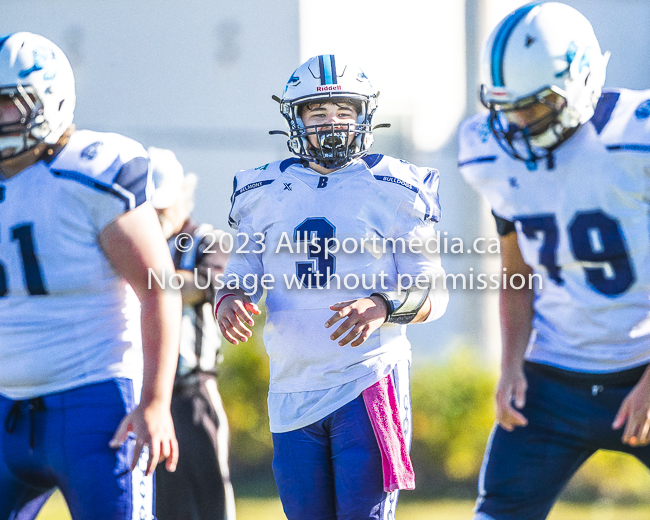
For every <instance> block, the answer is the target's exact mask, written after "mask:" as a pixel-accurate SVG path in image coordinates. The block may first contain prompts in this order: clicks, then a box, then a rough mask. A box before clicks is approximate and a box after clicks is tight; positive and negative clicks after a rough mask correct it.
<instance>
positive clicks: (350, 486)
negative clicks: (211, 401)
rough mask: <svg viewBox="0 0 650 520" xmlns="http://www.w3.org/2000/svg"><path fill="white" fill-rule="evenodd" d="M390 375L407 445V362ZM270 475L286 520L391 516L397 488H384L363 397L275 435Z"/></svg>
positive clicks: (356, 519)
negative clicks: (386, 490) (328, 413)
mask: <svg viewBox="0 0 650 520" xmlns="http://www.w3.org/2000/svg"><path fill="white" fill-rule="evenodd" d="M391 376H392V377H393V383H394V385H395V389H396V393H397V397H398V405H399V407H400V417H401V420H402V428H403V430H404V434H405V438H406V441H407V446H409V447H410V442H411V427H410V424H411V413H410V412H411V403H410V385H409V374H408V364H407V363H403V364H402V366H400V367H399V368H396V369H395V370H393V372H392V374H391ZM273 474H274V476H275V481H276V484H277V486H278V491H279V493H280V499H281V500H282V506H283V508H284V512H285V514H286V515H287V518H288V519H289V520H365V519H376V520H386V519H394V518H395V509H396V506H397V498H398V494H399V491H393V492H392V493H387V492H384V487H383V473H382V462H381V452H380V450H379V445H378V443H377V439H376V437H375V433H374V431H373V429H372V424H371V423H370V418H369V417H368V411H367V409H366V405H365V403H364V400H363V396H361V395H360V396H358V397H357V398H356V399H354V400H353V401H351V402H349V403H348V404H346V405H344V406H342V407H341V408H339V409H338V410H336V411H335V412H333V413H331V414H330V415H328V416H327V417H325V418H323V419H321V420H320V421H317V422H315V423H313V424H311V425H309V426H306V427H305V428H300V429H298V430H293V431H289V432H286V433H274V434H273Z"/></svg>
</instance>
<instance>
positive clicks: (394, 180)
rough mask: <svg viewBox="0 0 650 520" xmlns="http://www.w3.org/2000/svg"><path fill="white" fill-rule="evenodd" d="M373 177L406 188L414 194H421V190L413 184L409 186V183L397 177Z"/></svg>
mask: <svg viewBox="0 0 650 520" xmlns="http://www.w3.org/2000/svg"><path fill="white" fill-rule="evenodd" d="M373 177H374V178H375V179H377V180H378V181H384V182H392V183H393V184H399V185H400V186H404V187H405V188H407V189H409V190H411V191H412V192H413V193H419V192H420V190H418V189H417V188H416V187H415V186H413V185H412V184H409V183H408V182H406V181H403V180H402V179H398V178H397V177H392V176H390V175H373Z"/></svg>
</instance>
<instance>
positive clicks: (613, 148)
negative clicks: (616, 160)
mask: <svg viewBox="0 0 650 520" xmlns="http://www.w3.org/2000/svg"><path fill="white" fill-rule="evenodd" d="M607 151H609V152H625V151H628V152H644V153H650V145H647V144H632V143H629V144H627V143H625V144H610V145H608V146H607Z"/></svg>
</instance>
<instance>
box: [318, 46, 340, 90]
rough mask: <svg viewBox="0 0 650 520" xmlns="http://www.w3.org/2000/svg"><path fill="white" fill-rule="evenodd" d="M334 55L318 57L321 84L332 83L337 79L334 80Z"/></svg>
mask: <svg viewBox="0 0 650 520" xmlns="http://www.w3.org/2000/svg"><path fill="white" fill-rule="evenodd" d="M333 61H334V56H332V55H331V54H326V55H325V56H319V57H318V66H319V68H320V84H321V85H332V84H333V83H336V81H333V80H332V64H333Z"/></svg>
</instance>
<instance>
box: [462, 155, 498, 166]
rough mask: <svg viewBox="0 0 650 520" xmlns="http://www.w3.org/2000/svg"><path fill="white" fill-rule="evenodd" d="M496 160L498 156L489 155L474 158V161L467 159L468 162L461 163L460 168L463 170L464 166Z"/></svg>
mask: <svg viewBox="0 0 650 520" xmlns="http://www.w3.org/2000/svg"><path fill="white" fill-rule="evenodd" d="M496 160H497V156H496V155H489V156H485V157H474V158H473V159H467V160H466V161H461V162H459V163H458V167H459V168H462V167H463V166H467V165H468V164H474V163H484V162H494V161H496Z"/></svg>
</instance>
